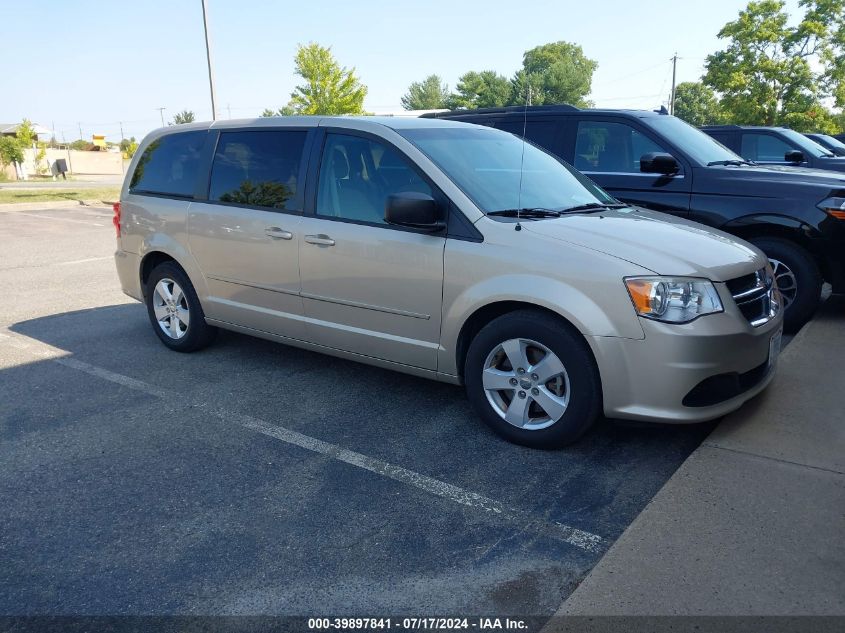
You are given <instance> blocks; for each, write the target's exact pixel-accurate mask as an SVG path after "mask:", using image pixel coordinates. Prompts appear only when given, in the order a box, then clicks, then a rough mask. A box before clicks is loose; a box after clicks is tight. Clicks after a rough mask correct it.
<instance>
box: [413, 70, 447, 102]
mask: <svg viewBox="0 0 845 633" xmlns="http://www.w3.org/2000/svg"><path fill="white" fill-rule="evenodd" d="M448 100H449V86H447V85H446V84H445V83H443V81H442V80H441V79H440V77H439V76H438V75H429V76H428V77H426V78H425V79H423V80H422V81H415V82H414V83H412V84H411V85H410V86H409V87H408V92H407V93H406V94H405V95H404V96H403V97H402V107H403V108H405V109H406V110H438V109H440V108H445V107H446V104H447V103H448Z"/></svg>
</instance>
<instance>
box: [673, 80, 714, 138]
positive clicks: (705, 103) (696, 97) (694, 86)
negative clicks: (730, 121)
mask: <svg viewBox="0 0 845 633" xmlns="http://www.w3.org/2000/svg"><path fill="white" fill-rule="evenodd" d="M675 116H676V117H678V118H679V119H683V120H684V121H686V122H687V123H689V124H690V125H694V126H696V127H698V126H701V125H717V124H719V123H722V122H723V119H722V108H721V106H720V105H719V99H718V98H717V97H716V93H715V92H713V90H712V89H711V88H708V87H707V86H705V85H704V84H702V83H701V82H697V81H684V82H681V83H679V84H678V85H677V86H676V87H675Z"/></svg>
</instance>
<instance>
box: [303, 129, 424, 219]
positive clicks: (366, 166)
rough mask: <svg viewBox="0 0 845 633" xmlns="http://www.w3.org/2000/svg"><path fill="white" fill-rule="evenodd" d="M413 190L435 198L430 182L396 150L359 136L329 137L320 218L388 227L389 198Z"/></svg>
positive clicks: (320, 190) (322, 168)
mask: <svg viewBox="0 0 845 633" xmlns="http://www.w3.org/2000/svg"><path fill="white" fill-rule="evenodd" d="M409 191H413V192H417V193H424V194H426V195H429V196H433V192H432V190H431V187H430V186H429V185H428V183H426V182H425V181H424V180H423V179H422V178H421V177H420V176H419V174H417V172H416V171H414V169H412V168H411V166H410V164H409V163H408V161H407V159H406V158H405V157H404V156H402V155H401V154H399V153H398V152H397V151H396V150H395V149H393V148H391V147H388V146H387V145H384V144H382V143H378V142H376V141H371V140H369V139H366V138H362V137H358V136H347V135H345V134H329V135H328V136H327V137H326V143H325V146H324V148H323V159H322V162H321V163H320V179H319V184H318V186H317V215H322V216H326V217H333V218H343V219H346V220H358V221H360V222H372V223H374V224H386V222H385V220H384V206H385V203H386V202H387V197H388V196H390V195H392V194H396V193H402V192H409Z"/></svg>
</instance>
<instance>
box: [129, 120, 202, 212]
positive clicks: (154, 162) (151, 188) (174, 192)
mask: <svg viewBox="0 0 845 633" xmlns="http://www.w3.org/2000/svg"><path fill="white" fill-rule="evenodd" d="M207 136H208V132H206V131H205V130H202V131H198V132H181V133H178V134H167V135H166V136H161V137H159V138H157V139H156V140H154V141H153V142H152V143H150V144H149V145H148V146H147V148H146V149H145V150H144V153H143V155H142V156H141V158H140V159H139V160H138V164H137V165H136V166H135V171H134V172H133V173H132V180H130V181H129V191H130V192H131V193H156V194H161V195H169V196H176V197H191V196H193V194H194V188H195V187H196V184H197V175H198V172H199V163H200V155H201V153H202V148H203V145H204V144H205V139H206V137H207Z"/></svg>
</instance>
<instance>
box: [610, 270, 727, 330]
mask: <svg viewBox="0 0 845 633" xmlns="http://www.w3.org/2000/svg"><path fill="white" fill-rule="evenodd" d="M625 286H626V287H627V288H628V294H629V295H631V301H632V302H633V304H634V308H635V309H636V311H637V314H639V315H640V316H642V317H646V318H648V319H654V320H656V321H664V322H666V323H688V322H690V321H692V320H694V319H697V318H698V317H700V316H701V315H703V314H713V313H714V312H722V311H723V310H724V308H723V307H722V300H721V299H720V298H719V293H718V292H716V287H715V286H714V285H713V282H711V281H709V280H707V279H693V278H691V277H627V278H625Z"/></svg>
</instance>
